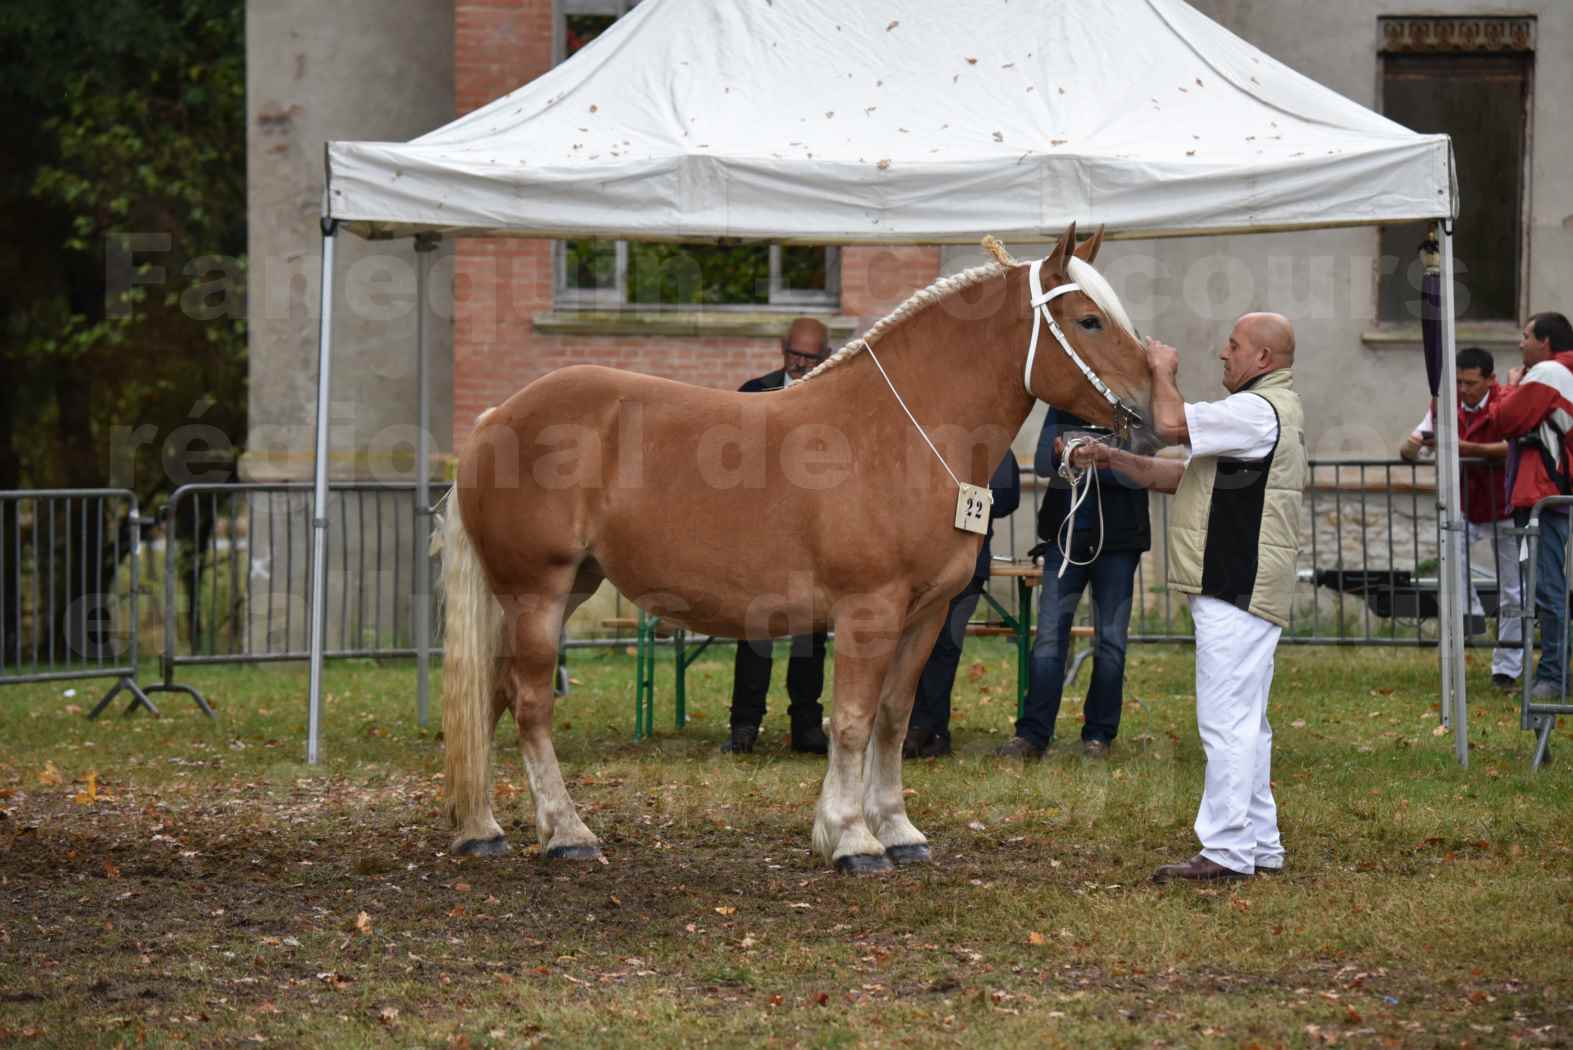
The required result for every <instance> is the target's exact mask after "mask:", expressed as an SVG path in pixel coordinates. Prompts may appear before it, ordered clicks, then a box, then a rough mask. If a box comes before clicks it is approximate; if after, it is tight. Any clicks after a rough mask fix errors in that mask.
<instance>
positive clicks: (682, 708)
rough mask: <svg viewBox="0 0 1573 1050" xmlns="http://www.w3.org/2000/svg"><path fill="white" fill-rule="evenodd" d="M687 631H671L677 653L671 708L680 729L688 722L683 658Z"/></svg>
mask: <svg viewBox="0 0 1573 1050" xmlns="http://www.w3.org/2000/svg"><path fill="white" fill-rule="evenodd" d="M687 641H688V632H687V631H685V630H683V629H682V628H681V627H679V628H678V629H677V630H676V631H674V632H673V633H672V650H673V652H675V653H676V654H677V660H676V668H677V684H676V686H675V688H674V689H673V690H672V698H673V710H674V715H675V720H676V722H677V728H679V729H681V728H683V726H685V725H687V724H688V689H687V683H688V661H687V660H686V659H684V657H685V655H686V650H687V648H688V647H687V644H686V643H687Z"/></svg>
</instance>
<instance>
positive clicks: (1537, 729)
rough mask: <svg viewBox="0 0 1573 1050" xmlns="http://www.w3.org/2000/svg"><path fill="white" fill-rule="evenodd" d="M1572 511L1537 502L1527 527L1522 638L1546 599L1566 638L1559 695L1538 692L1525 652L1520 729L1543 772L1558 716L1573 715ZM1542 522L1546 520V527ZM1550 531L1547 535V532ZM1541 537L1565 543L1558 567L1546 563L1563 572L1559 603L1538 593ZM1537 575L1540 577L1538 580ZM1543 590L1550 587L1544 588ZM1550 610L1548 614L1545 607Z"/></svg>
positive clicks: (1562, 504) (1561, 502)
mask: <svg viewBox="0 0 1573 1050" xmlns="http://www.w3.org/2000/svg"><path fill="white" fill-rule="evenodd" d="M1570 510H1573V496H1551V497H1548V498H1546V499H1543V500H1541V501H1540V502H1539V503H1536V504H1535V506H1534V508H1533V509H1532V510H1531V511H1530V514H1529V521H1528V524H1527V525H1526V527H1525V528H1524V530H1523V531H1524V539H1525V572H1524V601H1523V603H1522V606H1521V607H1520V608H1519V609H1518V610H1517V612H1518V614H1519V618H1520V622H1521V623H1522V625H1523V626H1522V631H1523V636H1524V637H1525V638H1532V637H1534V630H1535V619H1536V613H1537V609H1540V608H1546V607H1547V604H1548V600H1555V601H1557V602H1558V603H1559V604H1560V610H1559V613H1560V618H1559V619H1558V620H1557V623H1559V624H1560V633H1561V635H1562V645H1563V649H1562V658H1563V663H1562V674H1561V677H1560V680H1559V681H1558V683H1557V688H1556V690H1555V693H1554V694H1552V695H1540V696H1537V695H1536V693H1535V689H1536V686H1537V685H1538V683H1537V682H1536V680H1535V679H1536V676H1535V674H1534V671H1533V670H1532V669H1531V668H1530V667H1529V666H1528V657H1529V654H1528V652H1527V650H1526V652H1525V667H1524V674H1523V675H1522V676H1521V677H1520V679H1519V683H1520V693H1519V726H1520V728H1523V729H1527V730H1530V731H1531V732H1533V733H1534V734H1535V752H1534V755H1533V756H1532V757H1531V758H1530V761H1529V768H1530V769H1539V768H1540V767H1541V766H1543V765H1546V764H1548V763H1549V762H1550V761H1551V731H1552V730H1553V729H1555V728H1556V725H1557V718H1558V716H1561V715H1573V704H1570V703H1568V674H1567V657H1568V649H1567V645H1568V586H1567V566H1568V564H1569V563H1568V549H1569V545H1570V541H1573V530H1570V529H1569V528H1568V514H1569V512H1570ZM1551 519H1557V520H1556V525H1555V526H1549V520H1551ZM1542 522H1548V525H1543V524H1542ZM1548 527H1549V528H1550V531H1549V532H1548V531H1547V529H1548ZM1543 538H1549V539H1553V540H1556V541H1557V542H1559V543H1560V544H1561V551H1560V554H1561V558H1560V565H1558V564H1556V562H1557V559H1550V561H1551V564H1549V565H1547V566H1546V568H1549V569H1551V570H1552V572H1553V574H1554V575H1553V578H1555V575H1556V574H1560V575H1561V577H1562V579H1561V583H1560V586H1558V587H1556V588H1555V590H1556V592H1557V594H1556V596H1555V599H1552V596H1551V595H1550V594H1545V595H1542V594H1541V593H1538V592H1537V591H1536V584H1537V582H1542V581H1543V580H1544V573H1543V572H1542V566H1541V565H1540V545H1541V542H1542V540H1543ZM1537 577H1538V579H1537ZM1541 589H1542V590H1546V589H1547V588H1545V587H1542V588H1541ZM1546 611H1548V612H1549V611H1550V609H1549V608H1546Z"/></svg>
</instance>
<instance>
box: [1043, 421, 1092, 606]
mask: <svg viewBox="0 0 1573 1050" xmlns="http://www.w3.org/2000/svg"><path fill="white" fill-rule="evenodd" d="M1102 443H1103V442H1102V441H1100V440H1099V439H1098V438H1095V437H1093V436H1092V435H1090V434H1078V435H1076V436H1075V437H1073V438H1071V439H1070V440H1069V441H1067V442H1065V447H1064V448H1063V449H1061V450H1060V471H1059V473H1060V477H1062V478H1064V479H1065V480H1066V481H1067V482H1069V483H1070V487H1071V506H1070V510H1068V511H1067V512H1066V513H1065V520H1064V521H1062V522H1060V527H1059V529H1058V530H1056V532H1055V534H1054V542H1055V545H1056V546H1058V547H1059V549H1060V571H1059V572H1057V573H1055V574H1054V578H1055V579H1061V578H1063V577H1064V575H1065V567H1066V566H1067V565H1078V566H1079V565H1091V564H1092V563H1093V562H1095V561H1097V560H1098V555H1100V554H1102V553H1103V488H1102V483H1101V482H1100V481H1099V479H1098V467H1097V465H1096V464H1094V465H1093V466H1090V467H1078V466H1075V465H1074V464H1073V463H1072V462H1071V458H1072V456H1074V455H1075V453H1076V450H1077V449H1079V448H1082V447H1084V446H1086V445H1099V444H1102ZM1088 493H1096V494H1097V500H1098V545H1097V546H1096V547H1095V548H1093V552H1092V555H1091V556H1090V557H1089V558H1088V559H1087V560H1086V561H1077V560H1075V559H1074V558H1072V557H1071V546H1072V540H1073V538H1074V535H1075V529H1076V512H1077V511H1078V510H1080V509H1081V506H1082V504H1083V503H1086V502H1087V495H1088Z"/></svg>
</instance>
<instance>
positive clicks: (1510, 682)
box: [1491, 672, 1518, 693]
mask: <svg viewBox="0 0 1573 1050" xmlns="http://www.w3.org/2000/svg"><path fill="white" fill-rule="evenodd" d="M1491 684H1492V685H1494V686H1496V687H1497V688H1498V689H1500V690H1502V691H1503V692H1504V693H1505V692H1509V691H1511V690H1512V688H1513V687H1514V686H1516V685H1518V679H1517V678H1514V677H1513V676H1512V675H1505V674H1502V673H1501V672H1498V673H1497V674H1494V675H1492V676H1491Z"/></svg>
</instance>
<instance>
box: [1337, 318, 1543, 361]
mask: <svg viewBox="0 0 1573 1050" xmlns="http://www.w3.org/2000/svg"><path fill="white" fill-rule="evenodd" d="M1523 334H1524V329H1523V328H1522V327H1520V326H1519V325H1517V324H1515V323H1513V322H1512V321H1462V322H1460V323H1459V325H1458V332H1457V336H1458V346H1459V347H1460V348H1463V347H1466V346H1480V347H1484V348H1485V349H1487V350H1490V351H1491V352H1492V353H1493V354H1495V353H1498V352H1500V351H1504V350H1517V349H1518V341H1519V339H1520V337H1522V336H1523ZM1360 342H1362V343H1364V344H1365V346H1366V348H1367V349H1370V350H1419V349H1420V348H1421V347H1422V346H1423V345H1424V343H1423V340H1422V337H1421V334H1420V325H1418V324H1379V325H1372V326H1371V327H1369V328H1367V329H1366V330H1365V331H1363V332H1361V333H1360Z"/></svg>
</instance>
